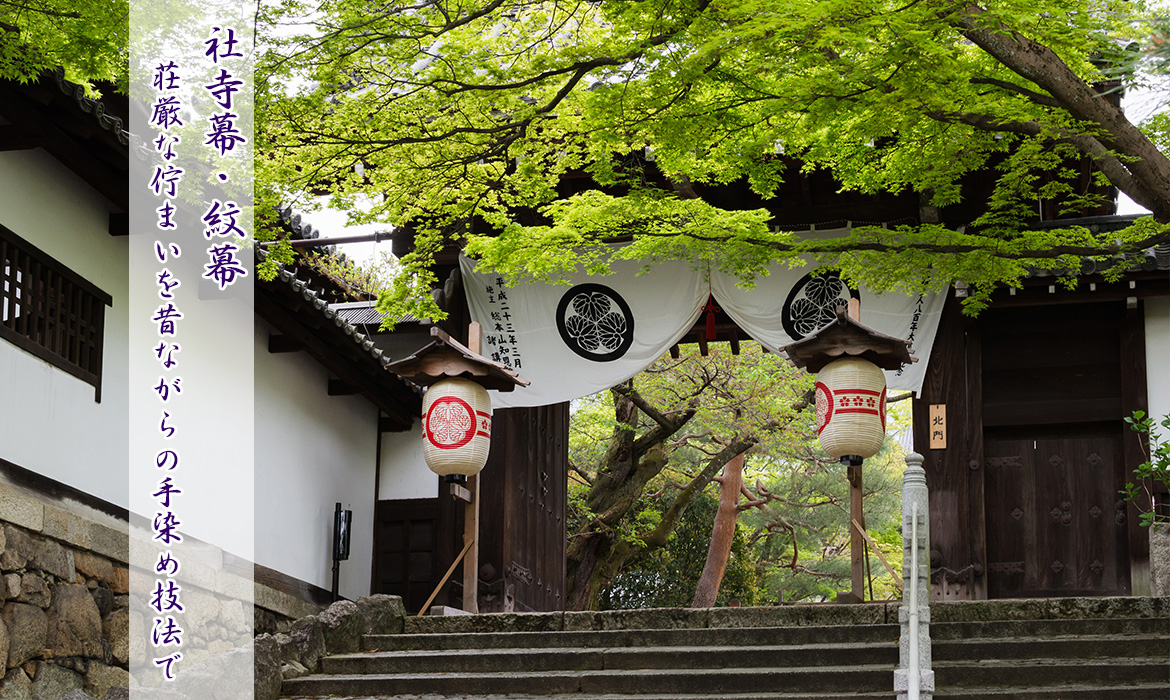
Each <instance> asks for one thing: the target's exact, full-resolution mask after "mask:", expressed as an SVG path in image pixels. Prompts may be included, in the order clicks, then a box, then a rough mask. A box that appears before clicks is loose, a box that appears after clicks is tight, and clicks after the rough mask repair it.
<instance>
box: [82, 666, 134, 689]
mask: <svg viewBox="0 0 1170 700" xmlns="http://www.w3.org/2000/svg"><path fill="white" fill-rule="evenodd" d="M129 684H130V672H129V671H127V670H126V669H123V668H118V667H117V666H107V665H105V664H101V663H98V662H96V661H92V662H90V664H89V670H87V671H86V672H85V692H87V693H89V694H90V695H91V696H93V697H95V698H100V697H102V696H104V695H105V694H106V693H108V692H109V690H110V688H118V687H121V688H125V687H128V686H129Z"/></svg>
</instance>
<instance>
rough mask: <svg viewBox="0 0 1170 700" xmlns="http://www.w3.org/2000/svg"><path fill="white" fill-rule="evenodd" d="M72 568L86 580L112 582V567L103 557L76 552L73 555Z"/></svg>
mask: <svg viewBox="0 0 1170 700" xmlns="http://www.w3.org/2000/svg"><path fill="white" fill-rule="evenodd" d="M73 566H74V567H76V568H77V573H79V574H81V575H82V576H85V577H86V578H93V579H97V580H98V581H103V582H105V583H113V582H114V565H113V564H111V563H110V560H109V559H106V558H105V557H99V556H98V555H96V554H92V553H90V552H84V551H81V550H78V551H76V552H74V553H73Z"/></svg>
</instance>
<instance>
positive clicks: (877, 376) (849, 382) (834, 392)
mask: <svg viewBox="0 0 1170 700" xmlns="http://www.w3.org/2000/svg"><path fill="white" fill-rule="evenodd" d="M816 400H817V435H818V436H820V439H821V447H823V448H824V449H825V452H828V453H829V455H830V456H832V457H834V458H841V457H844V456H846V455H856V456H858V457H862V458H865V457H872V456H874V455H875V454H877V452H878V450H880V449H881V447H882V441H883V440H884V439H885V437H886V375H885V374H883V373H882V370H881V369H880V368H879V367H878V366H877V365H875V364H874V363H872V362H870V361H869V360H863V359H861V358H859V357H843V358H841V359H839V360H834V361H832V362H830V363H829V364H827V365H825V367H824V369H822V370H821V371H820V372H818V373H817V386H816Z"/></svg>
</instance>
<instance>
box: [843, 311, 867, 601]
mask: <svg viewBox="0 0 1170 700" xmlns="http://www.w3.org/2000/svg"><path fill="white" fill-rule="evenodd" d="M847 312H848V314H849V318H851V319H853V320H854V321H857V322H860V321H861V300H860V299H858V298H857V297H850V298H849V306H848V308H847ZM848 477H849V517H850V518H851V519H852V520H853V522H854V523H855V524H856V527H851V528H849V566H850V573H851V574H852V577H851V578H852V584H853V585H852V588H853V602H855V603H860V602H861V601H863V600H865V568H866V566H865V565H866V559H867V557H866V556H865V514H864V513H863V512H862V490H861V460H857V464H853V463H852V462H850V464H849V471H848Z"/></svg>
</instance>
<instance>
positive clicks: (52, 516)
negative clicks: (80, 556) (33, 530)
mask: <svg viewBox="0 0 1170 700" xmlns="http://www.w3.org/2000/svg"><path fill="white" fill-rule="evenodd" d="M41 533H42V534H44V535H45V536H46V537H52V538H53V539H56V540H60V541H62V542H65V543H67V544H71V545H73V546H74V547H82V548H85V549H88V548H89V547H90V538H89V521H88V520H86V519H84V518H82V517H81V516H80V515H77V514H76V513H70V512H69V511H67V510H64V509H61V508H58V507H56V506H50V505H46V506H45V518H44V526H43V527H42V528H41Z"/></svg>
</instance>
